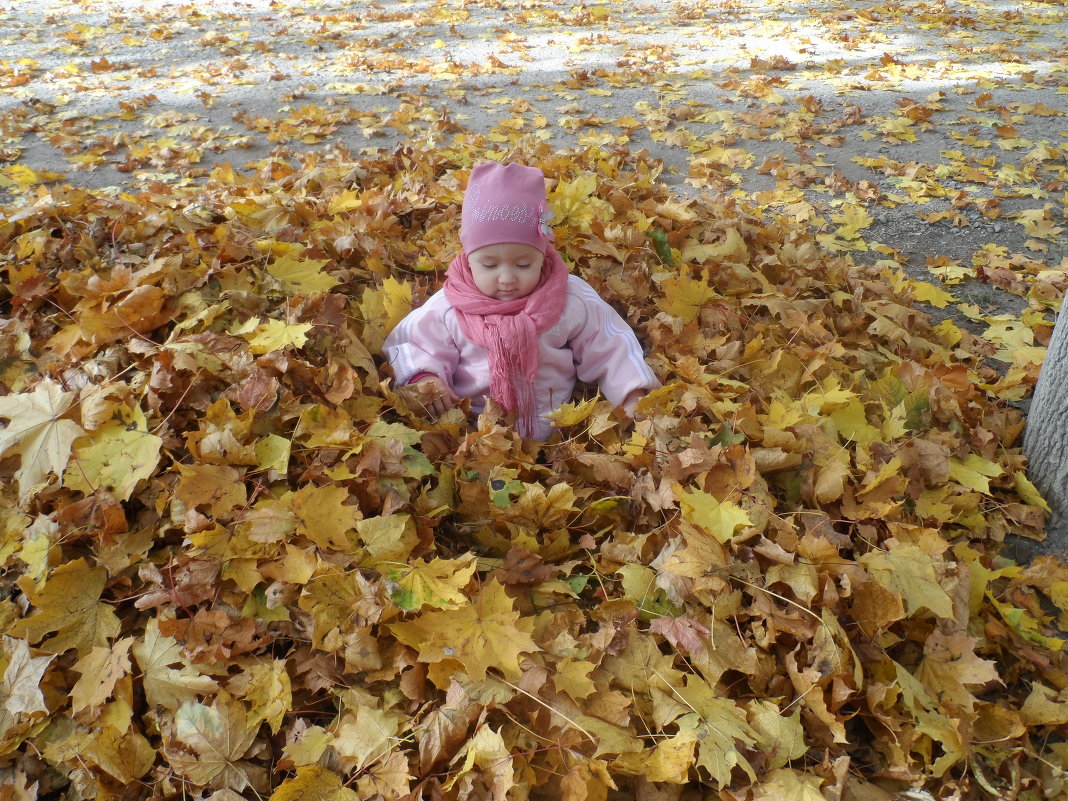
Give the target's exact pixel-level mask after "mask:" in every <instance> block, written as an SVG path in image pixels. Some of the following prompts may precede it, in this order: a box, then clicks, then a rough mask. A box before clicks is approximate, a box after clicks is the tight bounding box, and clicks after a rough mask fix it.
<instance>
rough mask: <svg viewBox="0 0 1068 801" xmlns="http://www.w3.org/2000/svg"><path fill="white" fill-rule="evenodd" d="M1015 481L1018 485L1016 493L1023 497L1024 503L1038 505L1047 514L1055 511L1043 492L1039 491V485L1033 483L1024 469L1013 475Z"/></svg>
mask: <svg viewBox="0 0 1068 801" xmlns="http://www.w3.org/2000/svg"><path fill="white" fill-rule="evenodd" d="M1013 481H1014V482H1015V486H1016V494H1017V495H1019V496H1020V497H1021V498H1022V499H1023V501H1024V503H1029V504H1031V506H1037V507H1038V508H1039V509H1041V510H1042V511H1043V512H1045V513H1046V514H1050V513H1051V512H1052V511H1053V510H1052V509H1050V506H1049V504H1048V503H1047V502H1046V499H1045V498H1043V497H1042V493H1041V492H1039V491H1038V487H1036V486H1035V485H1034V484H1032V483H1031V479H1029V478H1028V477H1027V475H1026V474H1025V473H1024V472H1023V471H1022V470H1021V471H1020V472H1018V473H1016V474H1015V475H1014V476H1013Z"/></svg>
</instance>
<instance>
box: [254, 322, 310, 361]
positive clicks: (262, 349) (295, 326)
mask: <svg viewBox="0 0 1068 801" xmlns="http://www.w3.org/2000/svg"><path fill="white" fill-rule="evenodd" d="M311 327H312V326H311V323H285V322H282V321H281V320H268V321H267V322H265V323H260V324H259V325H257V326H256V327H255V328H253V329H252V330H251V331H249V332H242V333H241V334H239V336H241V337H243V338H244V339H245V340H246V341H247V342H248V345H249V348H248V349H249V351H251V352H252V353H255V354H257V355H259V354H264V353H271V352H272V351H276V350H283V349H284V348H288V347H294V348H300V347H303V346H304V343H305V342H307V341H308V332H309V331H310V330H311Z"/></svg>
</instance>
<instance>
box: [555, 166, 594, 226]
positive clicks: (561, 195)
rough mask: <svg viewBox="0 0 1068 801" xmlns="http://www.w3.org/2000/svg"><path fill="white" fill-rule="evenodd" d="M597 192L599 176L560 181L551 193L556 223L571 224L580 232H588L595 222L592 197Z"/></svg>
mask: <svg viewBox="0 0 1068 801" xmlns="http://www.w3.org/2000/svg"><path fill="white" fill-rule="evenodd" d="M596 190H597V176H595V175H594V174H593V173H589V172H588V173H585V174H583V175H580V176H579V177H578V178H576V179H575V180H574V181H560V182H559V183H558V184H557V185H556V187H555V188H554V189H553V191H552V192H550V193H549V205H551V206H552V209H553V213H554V215H555V218H556V221H558V222H560V223H570V224H572V225H574V226H576V227H577V228H578V229H579V230H580V231H588V230H589V227H590V221H591V220H593V209H592V207H591V204H590V196H591V195H593V193H594V192H595V191H596Z"/></svg>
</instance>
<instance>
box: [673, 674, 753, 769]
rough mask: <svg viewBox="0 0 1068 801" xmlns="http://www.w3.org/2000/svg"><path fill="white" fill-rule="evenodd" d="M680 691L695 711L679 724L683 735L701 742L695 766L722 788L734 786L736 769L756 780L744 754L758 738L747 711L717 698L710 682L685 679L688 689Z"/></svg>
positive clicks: (681, 719) (696, 678)
mask: <svg viewBox="0 0 1068 801" xmlns="http://www.w3.org/2000/svg"><path fill="white" fill-rule="evenodd" d="M677 692H678V695H679V696H680V697H681V698H682V699H683V700H684V701H685V703H686V705H687V706H689V707H690V709H692V710H694V711H693V712H692V713H689V714H686V715H683V716H682V717H681V718H679V720H678V721H677V723H678V727H679V733H680V734H692V735H693V736H694V737H695V738H696V739H697V741H698V747H697V760H696V764H697V765H699V766H701V767H703V768H705V769H706V770H707V771H708V772H709V773H710V774H711V775H712V778H713V779H715V781H716V782H717V783H718V784H719V786H720V787H726V786H727V785H729V784H730V783H731V771H732V770H734V768H736V767H737V768H741V769H742V770H743V771H745V772H746V773H747V774H749V778H750V779H756V773H755V772H754V770H753V767H752V765H750V764H749V760H747V759H746V758H745V756H744V754H743V753H742V749H743V748H746V747H748V746H751V745H753V744H754V743H756V741H757V738H758V735H757V733H756V732H755V731H754V730H753V728H752V727H751V726H750V725H749V723H748V722H747V721H746V716H745V711H744V710H743V709H742V708H741V707H740V706H739V705H738V704H737V703H735V702H734V701H733V700H731V699H730V698H721V697H718V696H717V695H716V693H715V691H714V690H713V689H712V687H711V686H710V685H709V684H708V682H707V681H705V680H704V679H702V678H700V677H698V676H695V675H688V676H686V684H685V686H684V687H682V688H681V689H679V690H677Z"/></svg>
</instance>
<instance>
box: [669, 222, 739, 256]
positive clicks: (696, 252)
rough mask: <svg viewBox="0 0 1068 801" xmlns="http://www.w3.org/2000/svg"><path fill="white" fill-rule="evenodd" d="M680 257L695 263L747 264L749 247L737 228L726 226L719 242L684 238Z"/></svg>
mask: <svg viewBox="0 0 1068 801" xmlns="http://www.w3.org/2000/svg"><path fill="white" fill-rule="evenodd" d="M681 257H682V260H683V261H684V262H690V263H697V264H705V263H708V262H712V263H713V264H747V263H748V262H749V248H748V246H747V245H746V244H745V239H744V238H742V235H741V234H740V233H739V232H738V229H737V228H728V229H727V231H726V232H725V233H724V234H723V239H721V240H720V241H719V242H714V243H712V244H703V243H701V242H698V241H697V240H695V239H688V240H686V242H684V243H683V245H682V256H681Z"/></svg>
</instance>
